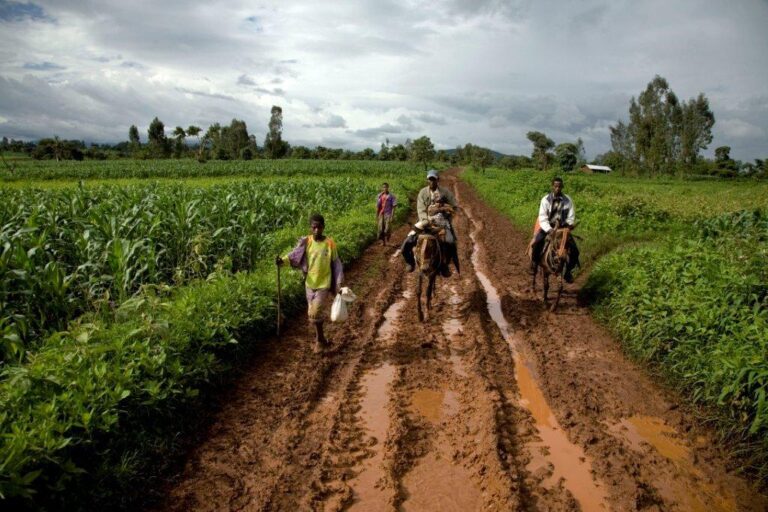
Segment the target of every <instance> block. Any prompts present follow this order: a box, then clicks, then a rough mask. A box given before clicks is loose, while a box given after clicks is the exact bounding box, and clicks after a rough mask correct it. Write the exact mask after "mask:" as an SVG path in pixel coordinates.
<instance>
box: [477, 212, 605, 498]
mask: <svg viewBox="0 0 768 512" xmlns="http://www.w3.org/2000/svg"><path fill="white" fill-rule="evenodd" d="M465 212H466V213H467V216H468V217H469V219H470V221H471V222H472V224H473V226H474V227H475V229H472V231H471V232H470V238H471V239H472V243H473V246H474V251H473V252H472V264H473V266H474V267H475V274H476V275H477V278H478V280H479V281H480V284H481V285H482V286H483V289H484V290H485V294H486V297H487V303H488V313H489V314H490V316H491V318H492V319H493V321H494V322H495V323H496V325H498V327H499V330H500V331H501V334H502V336H503V337H504V339H505V340H506V341H507V344H508V345H509V348H510V350H511V351H512V354H513V359H514V362H515V378H516V379H517V383H518V386H519V388H520V396H521V400H520V404H521V405H522V406H523V407H525V408H526V409H528V410H529V411H530V412H531V415H532V416H533V418H534V420H535V422H536V429H537V430H538V433H539V437H541V441H542V442H541V443H532V445H531V446H530V448H533V449H532V452H533V456H534V459H533V461H532V463H531V465H529V469H531V470H535V469H537V468H538V467H543V466H548V465H549V464H551V465H552V467H553V470H552V471H553V473H552V478H551V480H550V483H552V484H554V483H556V482H558V481H559V480H560V479H563V480H564V483H565V487H566V488H567V489H568V490H569V491H570V492H571V494H572V495H573V497H574V498H576V500H577V501H578V502H579V505H580V506H581V508H582V510H587V511H591V510H608V505H607V494H606V491H605V487H604V485H603V484H602V483H601V482H599V481H596V480H595V479H594V478H593V476H592V471H591V462H590V461H589V459H588V458H587V457H586V454H585V453H584V450H583V449H582V448H581V447H580V446H577V445H575V444H573V443H571V442H570V441H569V440H568V437H567V436H566V435H565V432H564V431H563V429H562V428H561V427H560V425H559V424H558V422H557V419H556V418H555V415H554V414H553V413H552V409H551V408H550V407H549V404H548V403H547V401H546V399H545V398H544V394H543V392H542V391H541V388H540V387H539V384H538V382H537V381H536V380H535V379H534V377H533V375H532V374H531V371H530V368H529V367H528V363H527V361H526V360H525V359H524V358H523V356H522V354H521V352H520V350H519V345H520V344H519V342H518V341H517V339H516V337H515V336H513V334H512V330H511V328H510V325H509V322H507V319H506V318H505V317H504V313H503V312H502V310H501V299H500V297H499V294H498V291H497V290H496V287H494V285H493V283H492V282H491V280H490V279H489V278H488V276H487V275H486V274H485V273H484V272H483V271H482V270H481V264H480V254H479V247H480V246H479V244H478V242H477V238H476V232H477V230H478V228H477V227H476V226H477V225H478V223H477V222H476V221H475V220H474V218H473V217H472V214H471V211H470V210H469V209H465ZM539 456H540V457H539Z"/></svg>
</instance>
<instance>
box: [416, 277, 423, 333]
mask: <svg viewBox="0 0 768 512" xmlns="http://www.w3.org/2000/svg"><path fill="white" fill-rule="evenodd" d="M422 277H423V274H422V273H421V271H419V278H418V280H417V281H416V310H417V311H418V312H419V322H423V321H424V312H423V311H422V310H421V278H422Z"/></svg>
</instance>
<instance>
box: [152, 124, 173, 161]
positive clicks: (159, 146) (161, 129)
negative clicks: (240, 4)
mask: <svg viewBox="0 0 768 512" xmlns="http://www.w3.org/2000/svg"><path fill="white" fill-rule="evenodd" d="M147 139H148V141H149V148H150V153H151V154H152V155H153V156H155V157H161V158H163V157H167V156H168V153H169V150H170V147H169V144H168V139H167V138H166V136H165V125H164V124H163V122H162V121H161V120H160V119H158V118H157V117H155V118H154V119H153V120H152V122H151V123H149V129H148V130H147Z"/></svg>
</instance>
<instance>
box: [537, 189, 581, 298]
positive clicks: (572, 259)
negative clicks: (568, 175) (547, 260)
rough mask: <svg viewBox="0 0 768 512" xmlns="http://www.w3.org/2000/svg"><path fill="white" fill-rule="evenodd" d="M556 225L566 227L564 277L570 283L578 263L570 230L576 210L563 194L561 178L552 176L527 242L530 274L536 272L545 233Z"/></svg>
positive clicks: (577, 254)
mask: <svg viewBox="0 0 768 512" xmlns="http://www.w3.org/2000/svg"><path fill="white" fill-rule="evenodd" d="M556 225H557V226H560V227H568V241H567V249H568V264H567V265H566V268H565V276H564V277H565V281H566V282H568V283H572V282H573V273H572V272H573V269H574V268H575V267H576V266H577V265H580V264H579V248H578V247H576V241H575V240H574V239H573V236H572V235H571V230H572V229H573V228H574V226H575V225H576V210H575V209H574V205H573V200H572V199H571V198H570V197H568V196H567V195H565V194H563V179H562V178H554V179H553V180H552V190H551V192H550V193H549V194H547V195H546V196H544V197H543V198H542V199H541V203H540V204H539V217H538V218H537V219H536V226H535V227H534V232H533V239H532V240H531V243H530V244H529V246H530V253H531V273H532V274H534V273H535V272H536V269H537V267H538V266H539V263H540V261H541V254H542V250H543V249H544V241H545V239H546V237H547V234H548V233H549V232H550V231H551V230H552V229H554V228H555V226H556Z"/></svg>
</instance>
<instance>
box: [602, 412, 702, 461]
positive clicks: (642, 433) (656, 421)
mask: <svg viewBox="0 0 768 512" xmlns="http://www.w3.org/2000/svg"><path fill="white" fill-rule="evenodd" d="M619 427H623V429H621V431H620V433H621V434H622V435H623V436H624V437H625V438H626V439H627V441H629V443H630V444H631V445H632V447H633V448H635V449H636V450H638V451H642V443H644V442H645V443H648V444H650V445H651V446H653V447H654V448H656V451H657V452H659V453H660V454H661V455H663V456H664V457H666V458H668V459H670V460H672V461H675V462H681V461H684V460H688V457H689V456H690V454H691V450H690V448H688V447H687V446H686V445H685V444H684V442H683V441H682V440H680V439H676V438H675V436H676V435H677V431H675V429H674V428H672V427H670V426H669V425H667V424H666V423H664V420H662V419H661V418H653V417H651V416H632V417H630V418H624V419H623V420H621V422H619V425H617V426H616V427H614V428H612V429H611V430H612V431H617V430H618V429H619Z"/></svg>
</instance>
